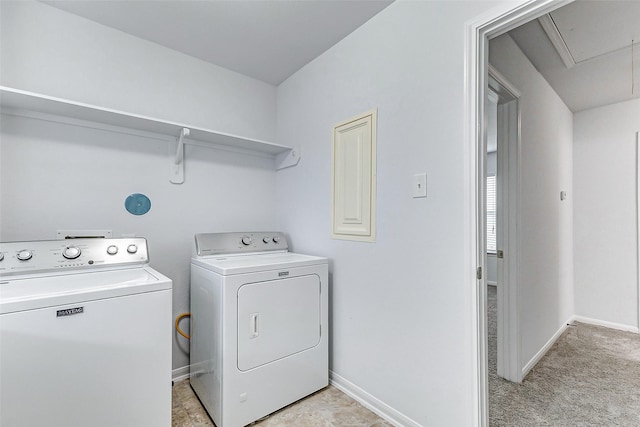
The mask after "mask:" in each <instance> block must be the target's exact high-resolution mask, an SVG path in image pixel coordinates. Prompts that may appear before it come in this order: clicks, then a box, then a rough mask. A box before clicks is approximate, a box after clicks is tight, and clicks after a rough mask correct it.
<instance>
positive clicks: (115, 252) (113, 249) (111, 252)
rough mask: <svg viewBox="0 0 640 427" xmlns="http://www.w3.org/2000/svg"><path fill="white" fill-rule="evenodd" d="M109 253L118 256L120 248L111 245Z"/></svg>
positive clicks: (108, 249)
mask: <svg viewBox="0 0 640 427" xmlns="http://www.w3.org/2000/svg"><path fill="white" fill-rule="evenodd" d="M107 253H108V254H109V255H115V254H117V253H118V247H117V246H116V245H110V246H109V247H108V248H107Z"/></svg>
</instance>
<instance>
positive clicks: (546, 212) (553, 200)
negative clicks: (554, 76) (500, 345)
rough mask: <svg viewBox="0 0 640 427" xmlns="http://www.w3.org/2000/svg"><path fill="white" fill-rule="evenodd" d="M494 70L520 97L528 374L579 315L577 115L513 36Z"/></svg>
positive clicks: (493, 56) (521, 292)
mask: <svg viewBox="0 0 640 427" xmlns="http://www.w3.org/2000/svg"><path fill="white" fill-rule="evenodd" d="M489 61H490V63H491V64H492V65H493V66H495V67H496V69H497V70H498V71H500V73H502V74H503V75H504V76H505V77H506V78H507V79H508V80H509V81H510V82H511V83H512V84H513V85H514V86H515V87H516V88H517V89H518V90H519V91H520V93H521V95H522V96H521V98H520V111H521V147H522V150H521V192H520V198H521V201H522V203H521V206H522V213H521V218H520V220H521V221H520V225H521V227H520V233H521V234H520V241H521V247H520V271H519V277H518V284H517V286H518V299H519V320H520V339H521V342H520V345H521V363H522V368H524V367H525V366H526V364H527V363H528V362H529V361H530V360H532V359H533V358H534V357H535V355H536V354H537V353H538V352H539V351H540V349H541V348H543V347H544V345H545V344H546V343H547V341H548V340H549V339H550V338H552V337H553V335H554V334H555V333H556V332H557V331H558V330H559V329H560V328H562V327H563V325H564V324H565V322H566V321H567V320H569V318H570V317H571V316H572V315H573V314H574V307H573V207H572V198H571V197H569V199H568V200H566V201H564V202H561V201H560V191H561V190H564V191H567V193H568V194H569V195H571V194H572V141H573V115H572V113H571V111H569V109H568V108H567V107H566V106H565V104H564V103H563V102H562V100H560V98H559V97H558V95H557V94H556V93H555V92H554V91H553V89H552V88H551V86H549V84H548V83H547V82H546V81H545V80H544V78H543V77H542V76H541V75H540V74H539V73H538V71H537V70H536V69H535V68H534V67H533V65H532V64H531V63H530V62H529V60H528V59H527V58H526V57H525V56H524V54H523V53H522V51H521V50H520V49H519V48H518V47H517V45H516V44H515V43H514V42H513V40H512V39H511V38H510V37H509V36H508V35H503V36H500V37H498V38H496V39H493V40H491V43H490V55H489Z"/></svg>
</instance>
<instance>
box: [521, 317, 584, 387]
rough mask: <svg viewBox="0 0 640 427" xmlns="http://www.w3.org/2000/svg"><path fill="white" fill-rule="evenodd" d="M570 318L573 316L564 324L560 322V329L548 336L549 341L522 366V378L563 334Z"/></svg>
mask: <svg viewBox="0 0 640 427" xmlns="http://www.w3.org/2000/svg"><path fill="white" fill-rule="evenodd" d="M572 319H573V317H570V318H569V319H568V320H567V321H566V322H564V324H562V326H560V329H558V330H557V331H556V333H555V334H553V336H552V337H551V338H549V341H547V343H546V344H545V345H544V346H542V348H541V349H540V350H538V352H537V353H536V355H535V356H533V358H531V360H530V361H529V363H527V364H526V365H525V366H524V368H522V378H523V379H524V377H526V376H527V374H528V373H529V371H530V370H531V369H533V367H534V366H536V364H537V363H538V362H539V361H540V359H542V358H543V357H544V355H545V354H547V351H549V349H550V348H551V346H552V345H553V344H554V343H555V342H556V341H557V340H558V338H560V336H561V335H562V334H563V332H564V331H566V330H567V328H568V327H569V324H570V323H571V320H572Z"/></svg>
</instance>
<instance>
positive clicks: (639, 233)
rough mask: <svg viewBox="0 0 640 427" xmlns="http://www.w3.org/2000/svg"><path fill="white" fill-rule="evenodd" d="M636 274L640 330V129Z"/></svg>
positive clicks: (639, 136) (639, 139)
mask: <svg viewBox="0 0 640 427" xmlns="http://www.w3.org/2000/svg"><path fill="white" fill-rule="evenodd" d="M636 232H637V240H636V253H637V256H638V258H637V260H636V274H637V277H638V306H637V310H638V330H640V131H638V132H636Z"/></svg>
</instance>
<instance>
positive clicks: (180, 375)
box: [171, 365, 189, 381]
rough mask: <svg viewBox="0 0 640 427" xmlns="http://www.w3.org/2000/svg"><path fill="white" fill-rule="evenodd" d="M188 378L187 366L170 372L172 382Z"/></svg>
mask: <svg viewBox="0 0 640 427" xmlns="http://www.w3.org/2000/svg"><path fill="white" fill-rule="evenodd" d="M187 378H189V365H187V366H183V367H182V368H177V369H174V370H173V371H171V380H172V381H181V380H185V379H187Z"/></svg>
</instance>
